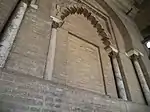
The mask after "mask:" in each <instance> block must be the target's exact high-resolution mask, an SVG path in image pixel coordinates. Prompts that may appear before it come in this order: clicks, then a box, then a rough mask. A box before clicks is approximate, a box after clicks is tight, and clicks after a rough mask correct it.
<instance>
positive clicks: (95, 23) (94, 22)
mask: <svg viewBox="0 0 150 112" xmlns="http://www.w3.org/2000/svg"><path fill="white" fill-rule="evenodd" d="M75 13H76V14H80V15H83V16H84V17H85V18H87V20H89V21H90V22H91V25H92V26H93V27H94V28H96V29H97V33H98V35H100V36H101V37H102V39H101V40H102V42H103V44H104V46H105V48H108V47H109V46H111V41H110V38H109V36H108V34H107V33H106V31H105V30H104V28H103V26H102V25H101V24H100V23H99V21H98V20H97V19H96V17H94V16H93V14H92V13H91V12H90V11H89V10H88V9H86V8H85V7H83V6H77V5H73V6H70V7H66V8H65V9H64V10H63V11H62V13H61V16H60V17H61V19H62V20H64V19H65V18H66V17H67V16H69V15H72V14H75Z"/></svg>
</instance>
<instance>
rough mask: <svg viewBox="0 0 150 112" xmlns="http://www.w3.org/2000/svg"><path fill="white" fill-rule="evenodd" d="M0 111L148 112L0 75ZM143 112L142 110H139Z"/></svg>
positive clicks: (77, 91)
mask: <svg viewBox="0 0 150 112" xmlns="http://www.w3.org/2000/svg"><path fill="white" fill-rule="evenodd" d="M1 75H2V77H1V78H0V107H1V108H0V109H1V112H87V111H88V112H92V111H94V112H101V111H102V112H141V111H142V112H149V110H150V107H147V106H144V105H139V104H135V103H131V102H124V101H121V100H117V99H110V98H108V97H106V96H102V95H100V94H97V93H93V92H89V91H84V90H81V89H77V88H72V87H69V86H65V85H61V84H57V83H54V82H48V81H44V80H40V79H38V78H35V77H32V76H25V75H24V74H20V73H13V72H11V71H9V72H8V70H7V73H5V70H3V71H2V72H1ZM143 110H144V111H143Z"/></svg>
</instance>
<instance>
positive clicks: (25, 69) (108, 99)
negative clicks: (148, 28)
mask: <svg viewBox="0 0 150 112" xmlns="http://www.w3.org/2000/svg"><path fill="white" fill-rule="evenodd" d="M0 2H1V1H0ZM53 2H55V0H54V1H52V0H40V1H39V3H38V6H39V8H38V9H34V8H32V7H29V8H28V10H27V12H26V14H25V17H24V19H23V21H22V24H21V27H20V30H19V32H18V35H17V37H16V40H15V42H14V45H13V48H12V50H11V52H10V55H9V57H8V59H7V62H6V64H5V67H4V68H2V72H1V74H0V106H1V107H0V108H1V111H2V112H11V111H14V112H17V111H18V112H20V111H21V112H29V111H31V112H32V111H33V112H67V111H68V112H84V111H89V112H92V111H95V112H99V111H103V112H116V111H121V112H134V111H135V112H142V111H143V112H149V110H150V108H149V107H147V106H144V105H145V100H144V97H143V94H142V91H141V88H140V84H139V82H138V79H137V77H136V73H135V70H134V68H133V65H132V63H131V60H130V59H129V57H127V56H126V54H125V52H126V46H129V47H131V46H130V44H131V43H132V42H130V43H129V44H127V43H126V42H128V41H130V40H125V39H126V37H128V36H130V35H128V34H126V32H123V31H124V29H123V30H122V29H121V28H122V27H123V28H125V27H124V26H119V25H121V24H120V23H119V24H116V23H114V22H117V21H119V20H118V19H115V17H113V18H109V17H111V16H112V15H111V14H112V13H111V12H110V13H111V14H110V15H111V16H108V13H109V12H107V14H105V13H106V12H105V11H104V12H105V13H104V12H102V13H103V14H104V15H105V16H108V18H107V19H108V20H110V21H111V22H112V23H111V24H110V26H113V28H112V29H111V30H113V31H114V32H112V33H114V34H113V35H112V37H116V41H115V42H114V43H118V45H117V47H118V50H119V51H120V54H119V55H120V63H121V64H120V66H121V65H122V70H121V72H122V73H123V74H124V78H125V79H126V81H127V82H126V84H127V85H126V88H127V89H128V93H129V97H130V98H129V99H130V100H131V102H126V101H122V100H120V99H118V98H116V97H117V92H116V87H115V82H114V76H113V71H112V66H111V63H110V60H109V57H108V54H107V53H106V51H105V50H104V49H103V48H102V50H101V54H100V55H101V56H102V57H103V59H102V64H103V66H104V68H103V69H104V71H103V72H104V73H103V75H104V78H105V80H106V82H105V83H106V87H105V88H106V89H107V92H108V93H107V96H106V95H102V94H101V93H99V92H91V91H92V90H93V89H92V88H94V86H95V85H94V86H92V88H91V89H90V90H83V88H80V87H78V84H76V86H74V87H71V86H72V84H67V83H66V79H65V80H64V79H63V81H62V80H57V81H56V80H54V77H55V76H54V75H56V74H54V75H53V79H52V81H46V80H43V77H44V75H45V66H46V62H47V54H48V47H49V41H50V35H51V24H52V20H51V19H50V16H51V14H52V13H51V12H52V3H53ZM92 3H93V4H95V3H96V2H92ZM102 5H104V4H103V3H102ZM96 7H97V8H99V5H98V4H97V5H96ZM53 8H54V7H53ZM55 8H56V7H55ZM57 8H58V10H59V7H57ZM100 9H101V10H104V9H103V8H102V7H101V6H100ZM108 10H109V9H108ZM108 10H107V11H108ZM72 19H75V20H74V21H73V22H74V23H73V24H72V25H73V26H72V27H74V26H75V25H81V26H82V24H84V25H83V26H82V27H81V29H80V28H79V26H78V27H77V28H75V29H73V31H75V30H77V31H76V32H75V34H76V33H77V32H80V34H81V35H82V33H83V32H84V34H86V35H82V36H83V37H84V36H87V38H89V40H90V41H93V42H94V43H96V44H101V45H102V43H101V42H99V41H100V39H97V34H96V33H97V32H96V30H95V29H93V28H91V29H90V31H91V32H87V31H85V30H84V31H82V29H86V28H87V27H89V25H88V23H87V22H85V20H83V19H81V22H80V23H79V24H76V19H77V18H76V17H75V18H71V19H70V20H72ZM112 19H113V20H112ZM114 19H115V20H114ZM68 21H69V19H68ZM100 21H101V20H100ZM124 21H125V20H124ZM101 23H102V25H103V26H104V27H105V29H107V26H105V25H106V24H105V22H104V21H103V20H102V21H101ZM64 25H66V24H64ZM116 25H117V26H116ZM127 25H129V23H128V24H127ZM131 25H132V24H131ZM131 25H130V26H131ZM130 26H128V27H130ZM67 27H68V29H69V28H70V29H69V31H70V30H72V27H71V24H69V25H68V24H67V25H66V26H65V27H64V26H63V27H62V29H63V30H64V29H65V28H67ZM68 29H67V30H68ZM131 29H132V30H131V31H133V29H134V27H132V28H131ZM120 30H122V32H123V34H124V35H122V32H120ZM131 31H130V33H131ZM93 32H95V33H93ZM135 32H136V31H135V30H134V32H133V34H134V33H135ZM80 34H79V35H80ZM60 35H61V37H63V36H66V35H68V32H67V33H64V32H63V33H62V34H60ZM136 35H138V34H136ZM138 36H139V35H138ZM90 37H94V38H90ZM133 37H134V35H132V38H133ZM98 38H99V37H98ZM63 39H64V38H61V39H60V40H59V41H62V40H63ZM127 39H128V38H127ZM133 40H136V39H135V38H134V39H133ZM63 41H65V40H63ZM135 42H136V41H135ZM60 43H61V42H60ZM138 43H139V40H138ZM58 46H59V47H60V48H61V49H59V50H60V52H59V53H58V55H59V58H60V60H62V59H64V57H63V56H62V55H66V54H65V53H64V51H63V50H64V49H63V47H62V46H61V45H60V44H59V45H58ZM137 47H138V48H141V45H139V46H138V45H137ZM61 50H62V51H61ZM142 50H143V49H142ZM61 58H62V59H61ZM60 60H57V61H58V63H57V67H55V68H57V69H56V70H55V73H56V72H57V73H58V72H59V71H61V70H62V71H63V70H64V68H59V67H64V66H63V65H61V64H62V63H63V61H60ZM55 68H54V69H55ZM71 72H72V71H71ZM60 75H63V74H59V73H58V76H57V78H58V79H59V78H62V77H60ZM75 75H76V74H75ZM88 77H90V75H89V76H88ZM75 78H78V76H75ZM79 78H80V77H79ZM71 79H72V80H74V79H73V78H72V77H71ZM85 79H86V80H87V76H86V77H85ZM95 79H97V77H96V78H95ZM68 80H70V79H69V78H68ZM88 80H89V79H88ZM61 81H62V82H63V84H64V85H63V84H62V82H61ZM93 83H95V82H94V81H93ZM102 86H103V85H102ZM79 88H80V89H79ZM101 88H104V87H101ZM103 92H104V91H103ZM133 102H134V103H133ZM143 104H144V105H143Z"/></svg>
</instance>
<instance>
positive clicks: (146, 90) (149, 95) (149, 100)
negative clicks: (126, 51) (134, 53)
mask: <svg viewBox="0 0 150 112" xmlns="http://www.w3.org/2000/svg"><path fill="white" fill-rule="evenodd" d="M133 64H134V67H135V70H136V72H137V76H138V78H139V81H140V84H141V87H142V90H143V93H144V95H145V98H146V101H147V103H148V105H150V89H149V87H148V85H147V82H146V80H145V77H144V74H143V71H142V69H141V66H140V64H139V62H138V60H137V59H136V58H134V59H133Z"/></svg>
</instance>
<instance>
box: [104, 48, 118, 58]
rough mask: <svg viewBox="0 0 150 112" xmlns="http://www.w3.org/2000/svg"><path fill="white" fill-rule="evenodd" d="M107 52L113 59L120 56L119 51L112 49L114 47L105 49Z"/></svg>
mask: <svg viewBox="0 0 150 112" xmlns="http://www.w3.org/2000/svg"><path fill="white" fill-rule="evenodd" d="M105 50H106V52H107V53H108V55H109V56H111V57H116V56H117V54H118V50H117V49H115V48H114V47H112V46H107V47H105Z"/></svg>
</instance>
